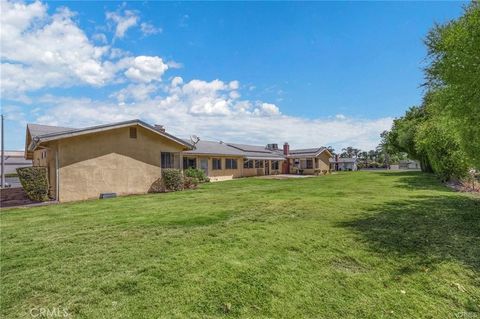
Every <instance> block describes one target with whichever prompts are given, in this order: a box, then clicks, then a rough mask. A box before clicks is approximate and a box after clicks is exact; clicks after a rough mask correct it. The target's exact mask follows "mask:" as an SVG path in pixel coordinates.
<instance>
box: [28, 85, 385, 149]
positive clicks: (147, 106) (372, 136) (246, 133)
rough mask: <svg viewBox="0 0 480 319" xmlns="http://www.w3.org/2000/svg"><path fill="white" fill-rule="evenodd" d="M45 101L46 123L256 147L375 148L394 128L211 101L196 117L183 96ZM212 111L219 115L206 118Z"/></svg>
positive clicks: (377, 122) (379, 122)
mask: <svg viewBox="0 0 480 319" xmlns="http://www.w3.org/2000/svg"><path fill="white" fill-rule="evenodd" d="M43 102H44V103H45V102H46V103H48V104H49V105H53V108H52V109H49V110H48V111H45V112H44V113H43V115H41V116H39V117H38V118H37V121H38V122H39V123H44V124H51V125H66V126H73V127H82V126H88V125H95V124H99V123H111V122H115V121H124V120H128V119H133V118H141V119H144V120H145V121H147V122H149V123H159V124H164V125H165V126H166V128H167V130H168V131H169V132H170V133H172V134H175V135H178V136H189V135H191V134H196V135H198V136H200V138H203V139H208V138H207V137H214V138H217V139H219V140H225V141H229V142H244V143H252V144H257V145H263V144H266V143H283V142H285V141H288V142H289V143H290V145H291V147H292V148H303V147H316V146H321V145H333V146H334V147H335V148H337V149H341V148H342V147H346V146H355V147H358V148H361V149H364V150H369V149H373V148H374V147H375V146H376V145H377V144H378V140H379V134H380V133H381V132H382V131H383V130H385V129H388V128H390V126H391V124H392V120H393V119H392V118H380V119H373V120H369V119H353V118H345V119H341V120H340V119H336V118H322V119H305V118H300V117H295V116H287V115H277V116H267V115H262V114H258V115H254V114H251V113H248V112H244V111H242V110H232V109H229V110H228V112H227V111H226V107H227V105H228V103H227V102H226V101H218V102H216V103H214V102H210V103H209V104H208V105H207V106H204V107H203V108H202V111H203V112H204V113H195V112H191V111H190V110H189V106H188V105H187V104H185V103H184V101H183V100H182V98H181V96H179V95H175V94H172V95H168V96H165V97H162V98H159V97H154V98H150V99H146V100H144V101H140V102H136V103H135V104H124V105H120V106H119V105H118V104H116V103H113V102H107V101H95V100H90V99H70V98H58V97H55V98H54V99H53V98H52V99H51V100H48V101H45V100H44V101H43ZM226 103H227V104H226ZM240 105H242V104H241V103H239V104H237V106H240ZM244 106H245V105H244ZM209 108H210V109H211V110H212V113H217V115H216V116H212V114H207V113H208V109H209ZM246 109H247V110H248V109H249V106H246ZM222 110H223V111H225V112H224V114H223V115H221V117H220V118H219V117H218V112H219V111H222Z"/></svg>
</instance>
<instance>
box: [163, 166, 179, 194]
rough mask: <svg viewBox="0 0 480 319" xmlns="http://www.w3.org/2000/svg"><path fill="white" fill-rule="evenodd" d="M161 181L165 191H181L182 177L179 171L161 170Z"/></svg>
mask: <svg viewBox="0 0 480 319" xmlns="http://www.w3.org/2000/svg"><path fill="white" fill-rule="evenodd" d="M162 181H163V185H164V186H165V189H166V190H167V191H181V190H182V189H183V175H182V171H181V170H179V169H173V168H164V169H162Z"/></svg>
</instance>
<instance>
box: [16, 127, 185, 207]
mask: <svg viewBox="0 0 480 319" xmlns="http://www.w3.org/2000/svg"><path fill="white" fill-rule="evenodd" d="M25 145H26V150H25V154H26V155H25V156H26V159H29V160H32V161H33V165H34V166H44V167H47V170H48V180H49V185H50V196H51V197H52V198H55V199H57V200H58V201H61V202H64V201H74V200H83V199H89V198H98V197H99V195H100V194H101V193H110V192H113V193H117V194H119V195H125V194H135V193H147V192H148V191H149V189H150V188H151V187H152V185H154V183H155V182H156V181H158V179H159V178H160V177H161V170H162V168H181V165H180V163H181V162H182V152H183V151H185V150H189V149H192V148H193V146H192V145H191V144H190V143H188V142H186V141H184V140H181V139H179V138H177V137H175V136H172V135H170V134H168V133H166V132H165V130H164V129H163V127H162V126H151V125H149V124H147V123H145V122H143V121H140V120H132V121H126V122H120V123H114V124H108V125H99V126H92V127H87V128H82V129H74V128H66V127H55V126H46V125H37V124H28V125H27V132H26V143H25Z"/></svg>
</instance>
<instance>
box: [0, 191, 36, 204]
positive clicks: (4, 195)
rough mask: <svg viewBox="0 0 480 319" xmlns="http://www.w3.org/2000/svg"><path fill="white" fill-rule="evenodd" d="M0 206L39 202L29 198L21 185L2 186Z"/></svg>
mask: <svg viewBox="0 0 480 319" xmlns="http://www.w3.org/2000/svg"><path fill="white" fill-rule="evenodd" d="M0 193H1V195H0V207H1V208H6V207H15V206H26V205H32V204H39V203H41V202H37V201H33V200H30V199H29V198H28V197H27V194H26V193H25V191H24V190H23V188H21V187H15V188H3V189H2V190H1V191H0Z"/></svg>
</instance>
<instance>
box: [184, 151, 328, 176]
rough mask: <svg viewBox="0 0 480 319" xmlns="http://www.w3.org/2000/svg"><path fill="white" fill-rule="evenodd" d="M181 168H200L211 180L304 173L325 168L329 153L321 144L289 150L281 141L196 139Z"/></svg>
mask: <svg viewBox="0 0 480 319" xmlns="http://www.w3.org/2000/svg"><path fill="white" fill-rule="evenodd" d="M183 156H184V157H183V158H184V159H183V161H184V167H183V168H184V169H186V168H188V167H195V168H200V169H202V170H204V171H205V173H206V174H207V175H208V176H209V177H210V178H211V179H212V180H214V181H215V180H225V179H232V178H237V177H247V176H259V175H260V176H261V175H276V174H300V173H301V174H306V175H309V174H310V175H311V174H315V173H316V172H319V173H320V172H322V171H323V172H324V173H326V172H328V171H329V162H328V160H329V158H330V157H331V156H332V154H331V153H330V152H329V151H328V149H326V148H325V147H318V148H312V149H301V150H290V147H289V145H288V143H285V144H284V146H283V150H281V149H279V148H278V144H268V145H267V146H258V145H247V144H236V143H227V142H221V141H220V142H214V141H199V142H198V143H197V144H196V145H195V147H194V149H193V150H190V151H185V152H183Z"/></svg>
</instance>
